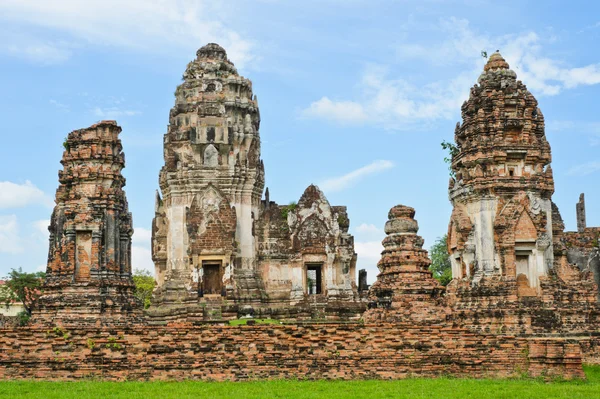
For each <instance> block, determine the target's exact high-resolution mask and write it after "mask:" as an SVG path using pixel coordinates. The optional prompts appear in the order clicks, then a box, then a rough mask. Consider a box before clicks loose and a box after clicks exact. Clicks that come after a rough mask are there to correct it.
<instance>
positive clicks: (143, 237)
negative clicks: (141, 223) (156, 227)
mask: <svg viewBox="0 0 600 399" xmlns="http://www.w3.org/2000/svg"><path fill="white" fill-rule="evenodd" d="M131 239H132V241H133V242H134V243H136V244H148V245H150V240H151V239H152V231H151V230H148V229H145V228H143V227H136V228H134V229H133V237H131Z"/></svg>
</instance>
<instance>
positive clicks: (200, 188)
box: [149, 43, 366, 323]
mask: <svg viewBox="0 0 600 399" xmlns="http://www.w3.org/2000/svg"><path fill="white" fill-rule="evenodd" d="M196 55H197V57H196V59H195V60H193V61H192V62H190V63H189V64H188V66H187V68H186V71H185V72H184V74H183V83H182V84H181V85H179V86H178V87H177V90H176V91H175V106H174V107H173V108H172V109H171V113H170V116H169V127H168V132H167V133H166V134H165V136H164V160H165V165H164V167H163V168H162V169H161V172H160V177H159V182H160V191H161V194H162V195H161V194H157V197H156V208H155V218H154V221H153V228H152V234H153V238H152V254H153V260H154V263H155V267H156V278H157V283H158V284H157V289H156V290H155V293H154V298H153V304H152V306H151V309H150V311H149V315H150V316H151V318H152V319H153V322H155V323H166V322H169V321H175V320H183V321H190V320H192V321H198V320H220V319H223V318H225V319H226V318H236V317H238V316H243V315H256V316H261V317H277V318H281V319H286V320H303V319H311V318H312V319H315V318H317V319H325V318H327V319H345V320H347V319H355V320H356V319H359V318H360V315H361V313H362V312H363V311H364V309H365V307H366V303H365V302H364V301H363V300H362V299H361V298H360V296H359V295H358V292H357V287H356V278H355V274H356V272H355V265H356V255H355V253H354V241H353V238H352V236H351V235H350V234H348V226H349V223H350V221H349V219H348V215H347V213H346V208H345V207H342V206H331V205H330V204H329V202H328V201H327V199H326V198H325V196H324V194H323V193H322V192H321V191H320V190H319V189H318V188H317V187H316V186H312V185H311V186H309V187H308V188H307V189H306V191H305V192H304V194H303V195H302V197H301V199H300V201H299V202H298V205H297V206H280V205H277V204H276V203H275V202H272V201H270V199H269V194H268V190H267V192H266V193H265V197H266V198H265V199H264V200H262V194H263V189H264V179H265V177H264V176H265V168H264V165H263V161H262V160H261V158H260V155H261V154H260V134H259V127H260V114H259V110H258V100H257V98H256V96H255V95H254V94H253V92H252V82H251V81H250V80H248V79H246V78H244V77H242V76H240V75H239V74H238V72H237V70H236V68H235V67H234V65H233V63H232V62H231V61H229V60H228V59H227V54H226V53H225V50H224V49H223V48H221V47H220V46H218V45H217V44H214V43H211V44H208V45H206V46H204V47H202V48H201V49H199V50H198V52H197V54H196ZM310 268H320V269H318V270H319V273H318V274H319V283H320V288H319V289H318V290H316V291H318V292H312V291H311V289H310V287H309V285H310V279H309V278H308V277H307V275H308V274H310V273H312V272H309V271H308V270H309V269H310Z"/></svg>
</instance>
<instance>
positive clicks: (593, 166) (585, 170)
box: [567, 161, 600, 176]
mask: <svg viewBox="0 0 600 399" xmlns="http://www.w3.org/2000/svg"><path fill="white" fill-rule="evenodd" d="M598 171H600V161H591V162H587V163H584V164H581V165H575V166H573V167H572V168H571V169H569V170H568V171H567V175H569V176H587V175H589V174H592V173H595V172H598Z"/></svg>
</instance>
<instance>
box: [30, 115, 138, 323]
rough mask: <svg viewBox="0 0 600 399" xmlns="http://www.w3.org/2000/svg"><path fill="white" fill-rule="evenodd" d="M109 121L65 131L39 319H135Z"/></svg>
mask: <svg viewBox="0 0 600 399" xmlns="http://www.w3.org/2000/svg"><path fill="white" fill-rule="evenodd" d="M120 132H121V128H120V127H119V126H118V125H117V124H116V122H114V121H102V122H99V123H97V124H95V125H93V126H91V127H89V128H87V129H80V130H75V131H73V132H71V133H69V135H68V137H67V138H66V140H65V143H64V146H65V151H64V153H63V159H62V161H61V164H62V165H63V167H64V169H63V170H62V171H59V173H58V176H59V182H60V185H59V187H58V189H57V190H56V206H55V208H54V211H53V212H52V218H51V220H50V227H49V231H50V248H49V253H48V267H47V269H46V279H45V282H44V287H43V292H44V295H43V296H42V297H41V298H40V300H39V303H38V308H37V309H36V311H35V313H34V315H35V320H36V321H38V322H49V323H53V324H54V323H61V324H68V323H71V322H72V323H76V324H81V323H86V322H89V323H91V324H97V323H99V322H103V321H106V322H109V323H111V324H114V323H118V322H132V321H134V320H135V319H136V317H138V316H140V315H141V314H140V313H139V310H138V309H137V308H138V304H137V302H136V299H135V298H134V296H133V288H134V284H133V280H132V278H131V235H132V233H133V229H132V222H131V214H130V213H129V210H128V208H127V199H126V198H125V192H124V191H123V186H125V178H124V177H123V176H122V175H121V170H122V169H123V167H124V166H125V155H124V153H123V152H122V146H121V140H120V139H119V133H120Z"/></svg>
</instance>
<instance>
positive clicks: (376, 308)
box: [364, 205, 449, 325]
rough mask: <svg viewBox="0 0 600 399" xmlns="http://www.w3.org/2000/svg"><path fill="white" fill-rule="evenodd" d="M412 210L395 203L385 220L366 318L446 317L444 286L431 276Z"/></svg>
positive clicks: (421, 322) (432, 319) (421, 321)
mask: <svg viewBox="0 0 600 399" xmlns="http://www.w3.org/2000/svg"><path fill="white" fill-rule="evenodd" d="M414 216H415V210H414V209H413V208H410V207H408V206H403V205H397V206H395V207H393V208H392V209H391V210H390V212H389V214H388V218H389V220H388V221H387V223H386V224H385V233H386V234H387V237H385V239H384V240H383V246H384V248H385V249H384V250H383V253H382V255H381V260H380V261H379V263H378V264H377V266H378V267H379V270H380V271H381V273H379V275H378V276H377V281H376V282H375V283H374V284H373V285H372V286H371V289H370V290H369V300H370V301H371V303H370V304H369V307H370V309H369V310H368V311H367V312H366V313H365V315H364V319H365V321H367V322H381V321H387V322H391V321H393V322H410V321H412V322H414V323H415V324H419V325H427V324H430V323H438V324H439V323H440V322H443V321H445V320H446V316H447V314H448V313H449V309H448V308H447V307H446V306H445V303H444V302H443V299H442V295H443V293H444V291H445V288H444V287H442V286H441V285H440V283H439V282H438V281H437V280H436V279H434V278H433V276H432V273H431V271H430V270H429V265H430V264H431V261H430V260H429V257H428V256H427V251H426V250H424V249H423V238H421V236H419V235H417V231H418V230H419V226H418V224H417V221H416V220H415V219H414Z"/></svg>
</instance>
